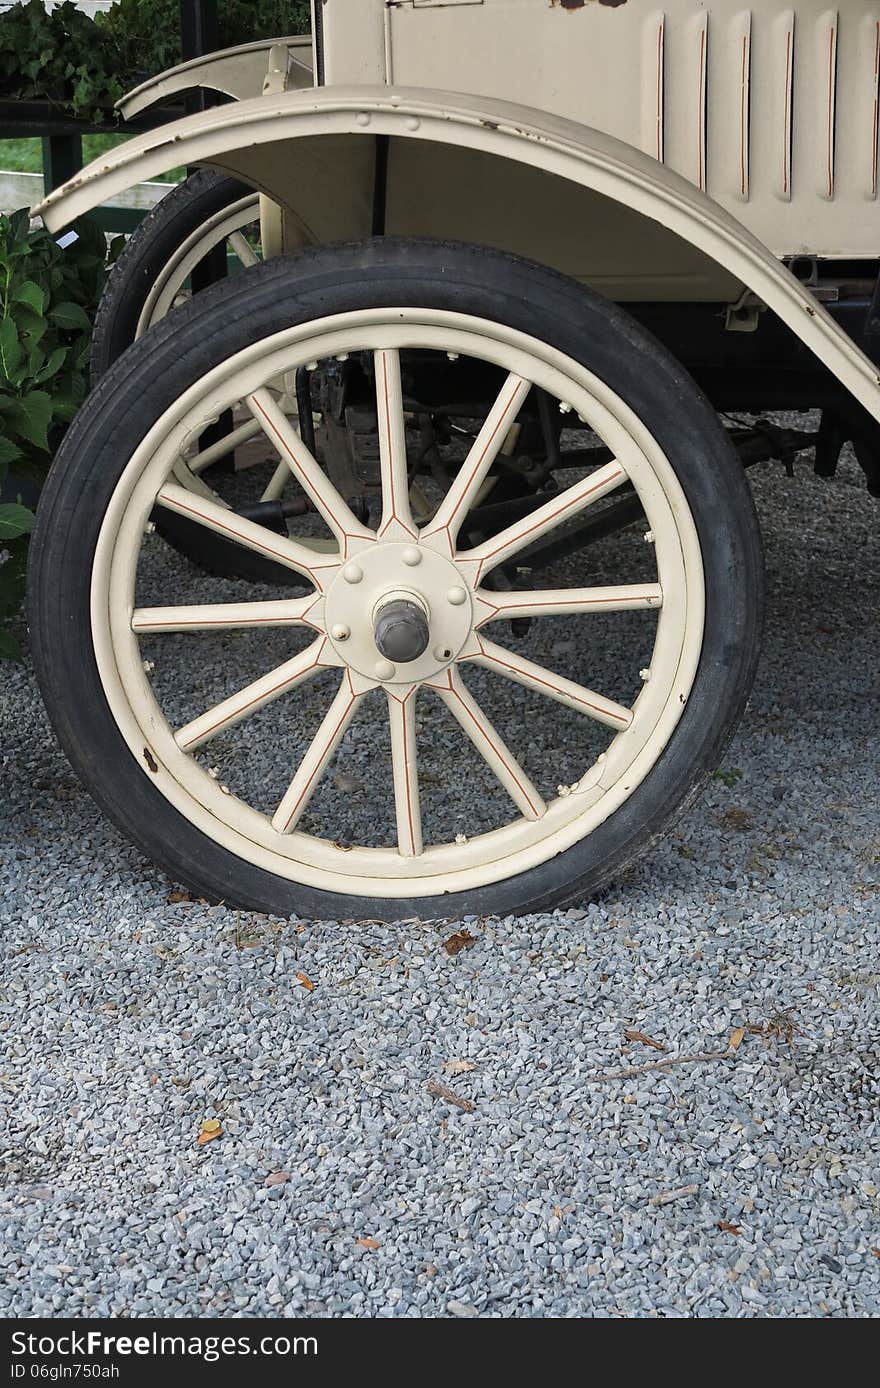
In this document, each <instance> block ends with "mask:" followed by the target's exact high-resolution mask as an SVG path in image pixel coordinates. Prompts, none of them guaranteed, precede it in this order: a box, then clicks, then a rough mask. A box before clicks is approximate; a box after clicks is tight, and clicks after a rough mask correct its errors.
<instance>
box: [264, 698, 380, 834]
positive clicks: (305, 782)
mask: <svg viewBox="0 0 880 1388" xmlns="http://www.w3.org/2000/svg"><path fill="white" fill-rule="evenodd" d="M362 698H363V694H356V693H355V692H354V689H353V687H352V683H351V676H350V675H349V673H348V671H347V670H346V671H345V673H344V675H343V677H342V684H341V685H340V686H339V692H338V693H337V695H336V698H335V699H334V700H333V703H332V704H331V705H330V708H329V709H328V711H327V713H326V715H325V716H324V719H323V721H322V723H321V726H320V728H319V729H318V731H317V732H316V733H315V736H314V738H313V739H312V742H311V744H310V746H309V750H308V751H307V752H306V754H305V756H304V757H303V759H302V761H301V762H300V764H299V770H298V771H297V773H296V775H295V776H294V778H293V780H292V781H291V783H290V785H289V786H288V788H287V791H286V793H285V796H284V799H283V800H282V801H281V804H280V805H279V806H278V809H277V810H276V811H275V814H274V816H273V818H272V828H273V829H277V831H278V833H279V834H289V833H291V832H292V830H293V829H295V828H296V825H297V823H298V822H299V819H300V816H301V815H302V813H303V811H304V809H305V807H306V805H307V804H308V803H309V800H310V799H311V797H312V795H313V794H314V791H315V788H316V786H317V784H318V782H319V781H320V779H321V777H322V776H323V774H324V772H325V770H326V768H327V764H328V762H329V761H330V758H331V757H332V756H333V753H334V752H335V751H336V748H337V747H338V746H339V744H340V742H341V741H342V737H343V734H344V732H345V730H346V728H347V727H348V725H349V723H350V722H351V720H352V718H353V717H354V712H355V709H356V708H357V706H358V704H359V703H360V701H361V699H362Z"/></svg>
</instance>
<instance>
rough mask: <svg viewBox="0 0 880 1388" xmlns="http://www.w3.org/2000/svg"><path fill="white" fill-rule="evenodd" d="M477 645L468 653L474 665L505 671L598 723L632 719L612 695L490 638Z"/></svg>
mask: <svg viewBox="0 0 880 1388" xmlns="http://www.w3.org/2000/svg"><path fill="white" fill-rule="evenodd" d="M480 645H481V647H482V654H481V655H473V656H468V659H469V660H472V661H473V662H474V664H475V665H483V666H485V668H486V669H487V670H494V671H495V672H496V673H497V674H499V675H506V676H507V678H508V679H510V680H515V681H516V683H517V684H524V685H525V686H526V688H527V689H534V690H535V691H536V692H537V693H538V694H546V695H547V696H548V698H550V699H556V700H557V702H558V703H560V704H565V705H566V706H567V707H568V708H573V709H574V710H575V712H576V713H584V714H586V715H587V717H589V718H595V719H596V721H597V722H598V723H605V724H606V725H607V726H608V727H609V728H614V729H615V730H616V731H617V732H621V731H622V730H623V729H624V728H628V727H629V725H630V723H631V722H632V720H633V714H632V710H631V709H628V708H624V706H623V704H616V703H615V702H614V700H613V699H606V698H604V697H603V696H602V695H601V694H596V693H595V692H594V690H592V689H586V688H585V687H584V686H583V685H581V684H575V683H574V682H573V681H572V680H567V679H565V677H564V676H563V675H556V674H554V673H553V672H552V671H551V670H546V669H545V668H544V666H543V665H536V664H535V663H534V662H533V661H531V660H526V659H525V658H524V657H523V656H521V655H516V654H515V652H514V651H509V650H507V649H506V648H505V647H504V646H496V645H495V643H494V642H493V641H483V640H481V642H480Z"/></svg>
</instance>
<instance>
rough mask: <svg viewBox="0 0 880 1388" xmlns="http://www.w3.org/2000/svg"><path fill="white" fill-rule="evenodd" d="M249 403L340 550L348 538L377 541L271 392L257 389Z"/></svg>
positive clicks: (250, 396) (255, 416)
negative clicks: (358, 517)
mask: <svg viewBox="0 0 880 1388" xmlns="http://www.w3.org/2000/svg"><path fill="white" fill-rule="evenodd" d="M246 403H247V406H248V408H249V409H250V411H251V413H252V414H253V415H254V418H255V419H258V420H259V422H260V425H261V427H262V429H263V432H264V433H265V435H266V437H267V438H268V439H269V440H270V442H271V443H272V444H273V445H274V447H275V448H277V449H278V452H279V453H280V454H281V457H282V459H283V461H284V462H285V463H286V464H287V466H288V467H289V468H290V471H291V472H292V473H293V475H294V477H295V478H296V480H297V481H298V482H299V484H300V486H301V487H302V489H303V491H304V492H305V493H306V496H307V497H308V498H309V500H310V501H311V502H312V504H313V505H314V506H315V508H316V510H317V511H319V512H320V514H321V515H322V516H323V517H324V520H325V521H326V522H327V524H328V525H329V527H330V529H331V530H332V532H333V534H334V535H335V536H336V538H337V540H338V541H339V545H340V548H341V549H344V546H345V541H346V537H347V536H359V537H360V538H362V539H367V540H374V539H375V536H374V534H373V532H372V531H371V530H368V529H367V528H366V526H364V525H362V524H361V522H360V521H359V520H358V519H357V517H356V516H355V515H354V514H353V512H352V511H351V509H350V508H349V507H348V506H347V505H346V503H345V502H344V501H343V499H342V497H341V496H340V495H339V493H338V491H337V490H336V488H335V487H334V485H333V483H332V482H331V481H330V478H329V477H328V476H327V474H326V472H325V471H324V469H323V468H322V467H321V466H320V464H319V463H318V461H317V459H316V458H315V457H314V456H313V455H312V453H311V452H310V450H309V449H308V448H307V447H306V445H305V444H304V443H303V441H302V439H301V438H300V436H299V433H298V432H297V430H296V429H294V427H293V425H292V424H291V422H290V420H289V419H288V418H287V415H286V414H285V413H284V411H283V410H282V409H280V408H279V406H278V405H277V403H276V402H275V400H273V399H272V396H271V395H270V394H269V392H268V390H266V389H265V388H264V387H261V389H260V390H255V391H254V393H253V394H252V395H249V396H248V397H247V402H246Z"/></svg>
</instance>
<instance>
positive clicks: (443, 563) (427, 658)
mask: <svg viewBox="0 0 880 1388" xmlns="http://www.w3.org/2000/svg"><path fill="white" fill-rule="evenodd" d="M324 615H325V627H326V631H327V633H328V636H329V638H330V641H331V642H332V644H333V647H334V650H335V651H336V653H337V655H338V656H339V658H340V660H342V661H343V663H344V664H346V665H349V666H351V668H352V669H354V670H357V671H358V673H359V674H361V675H364V676H366V678H367V679H371V680H374V679H375V680H379V681H380V683H382V684H413V683H416V682H418V681H423V680H428V679H433V678H434V677H435V676H436V675H437V674H439V672H440V671H441V670H443V669H445V667H446V666H447V665H449V664H451V663H452V661H453V660H455V657H456V656H457V655H458V653H459V651H460V650H461V649H462V647H463V646H464V644H465V642H466V641H467V638H468V636H469V634H470V632H471V627H472V621H473V608H472V603H471V595H470V592H469V591H468V588H467V585H466V584H465V582H464V581H463V579H462V577H461V574H460V573H459V571H458V569H457V568H456V566H455V564H454V563H452V561H451V560H449V559H447V558H445V557H444V556H443V555H440V554H437V553H436V552H435V551H434V550H431V549H428V548H426V547H424V546H421V545H413V544H408V545H405V544H397V543H384V542H382V541H379V542H378V543H377V544H375V545H371V546H370V547H369V549H364V550H362V551H361V552H360V553H359V554H358V555H357V556H356V557H355V558H354V559H352V560H350V561H349V562H348V563H347V564H344V565H343V566H342V568H341V569H340V571H339V573H338V574H337V575H336V577H335V578H334V580H333V582H332V583H331V585H330V587H329V589H328V591H327V596H326V599H325V608H324Z"/></svg>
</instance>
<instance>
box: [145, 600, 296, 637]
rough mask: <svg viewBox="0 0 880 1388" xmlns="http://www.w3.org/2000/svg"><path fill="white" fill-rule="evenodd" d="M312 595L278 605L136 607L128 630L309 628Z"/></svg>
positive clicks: (271, 603) (149, 632) (212, 604)
mask: <svg viewBox="0 0 880 1388" xmlns="http://www.w3.org/2000/svg"><path fill="white" fill-rule="evenodd" d="M314 602H315V595H314V594H313V593H310V594H309V596H308V597H305V598H291V599H289V600H285V601H281V602H216V603H203V604H199V605H198V606H194V607H138V608H136V609H135V611H134V613H133V614H132V619H131V629H132V631H134V632H136V633H137V634H138V636H146V635H148V634H151V633H153V632H162V631H225V630H229V629H231V628H234V627H252V626H263V627H302V626H310V625H311V623H310V622H308V621H307V619H306V613H307V612H308V610H309V608H310V607H312V606H313V605H314Z"/></svg>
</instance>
